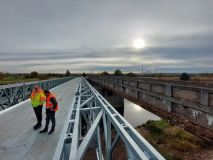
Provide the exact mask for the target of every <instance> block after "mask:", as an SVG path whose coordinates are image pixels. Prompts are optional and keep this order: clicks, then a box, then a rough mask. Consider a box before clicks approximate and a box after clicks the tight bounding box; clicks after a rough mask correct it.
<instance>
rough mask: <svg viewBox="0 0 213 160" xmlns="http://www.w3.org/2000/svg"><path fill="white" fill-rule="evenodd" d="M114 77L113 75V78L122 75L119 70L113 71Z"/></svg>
mask: <svg viewBox="0 0 213 160" xmlns="http://www.w3.org/2000/svg"><path fill="white" fill-rule="evenodd" d="M114 75H115V76H120V75H122V72H121V70H119V69H117V70H115V72H114Z"/></svg>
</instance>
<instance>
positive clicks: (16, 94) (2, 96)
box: [0, 77, 74, 111]
mask: <svg viewBox="0 0 213 160" xmlns="http://www.w3.org/2000/svg"><path fill="white" fill-rule="evenodd" d="M73 78H74V77H66V78H58V79H50V80H43V81H34V82H27V83H18V84H11V85H1V86H0V111H1V110H4V109H6V108H9V107H11V106H13V105H15V104H17V103H19V102H22V101H24V100H26V99H28V98H29V96H30V93H31V92H32V90H33V87H34V86H35V85H39V86H40V87H41V88H42V89H51V88H53V87H56V86H58V85H60V84H62V83H65V82H67V81H69V80H71V79H73Z"/></svg>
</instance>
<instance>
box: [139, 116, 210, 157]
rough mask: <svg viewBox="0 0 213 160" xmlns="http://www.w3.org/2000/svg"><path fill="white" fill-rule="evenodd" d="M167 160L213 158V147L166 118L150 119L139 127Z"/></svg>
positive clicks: (142, 133)
mask: <svg viewBox="0 0 213 160" xmlns="http://www.w3.org/2000/svg"><path fill="white" fill-rule="evenodd" d="M137 131H138V132H140V133H141V135H143V136H144V137H145V138H146V139H147V140H148V141H149V142H150V143H151V144H152V145H153V146H154V147H155V148H156V149H157V150H158V151H159V152H160V153H161V154H162V155H163V156H164V157H165V158H166V159H167V160H192V159H193V160H194V159H202V160H209V159H213V147H212V146H210V145H208V144H206V143H205V142H204V141H203V140H201V139H200V138H198V137H196V136H194V135H193V134H191V133H189V132H187V131H185V130H184V129H182V128H179V127H176V126H173V125H171V124H170V123H169V122H168V121H166V120H159V121H148V122H147V123H146V124H144V125H142V126H140V127H137Z"/></svg>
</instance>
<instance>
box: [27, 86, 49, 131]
mask: <svg viewBox="0 0 213 160" xmlns="http://www.w3.org/2000/svg"><path fill="white" fill-rule="evenodd" d="M30 98H31V104H32V107H33V110H34V112H35V115H36V118H37V124H36V125H34V126H33V128H34V130H36V129H38V128H40V127H41V122H42V107H43V104H44V102H45V99H46V97H45V95H44V93H43V90H42V89H41V88H39V86H38V85H35V86H34V89H33V91H32V93H31V96H30Z"/></svg>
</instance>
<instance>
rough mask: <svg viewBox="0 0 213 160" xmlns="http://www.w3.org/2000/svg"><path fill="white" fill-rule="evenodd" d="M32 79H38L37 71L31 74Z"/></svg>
mask: <svg viewBox="0 0 213 160" xmlns="http://www.w3.org/2000/svg"><path fill="white" fill-rule="evenodd" d="M30 77H31V78H37V77H38V72H36V71H33V72H31V73H30Z"/></svg>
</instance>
